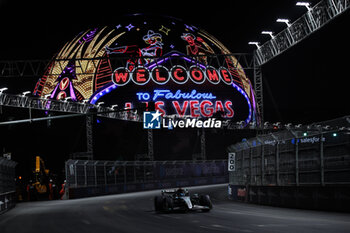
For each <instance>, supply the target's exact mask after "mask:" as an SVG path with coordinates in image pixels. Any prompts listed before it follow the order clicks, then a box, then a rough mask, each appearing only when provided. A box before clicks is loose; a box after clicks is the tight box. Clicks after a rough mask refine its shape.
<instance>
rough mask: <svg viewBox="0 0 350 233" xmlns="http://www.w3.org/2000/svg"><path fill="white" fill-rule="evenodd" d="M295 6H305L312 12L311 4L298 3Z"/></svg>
mask: <svg viewBox="0 0 350 233" xmlns="http://www.w3.org/2000/svg"><path fill="white" fill-rule="evenodd" d="M295 5H296V6H304V7H306V8H307V10H308V11H310V10H311V7H310V3H309V2H297V3H296V4H295Z"/></svg>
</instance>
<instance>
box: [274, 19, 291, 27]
mask: <svg viewBox="0 0 350 233" xmlns="http://www.w3.org/2000/svg"><path fill="white" fill-rule="evenodd" d="M276 22H277V23H285V24H287V26H288V27H290V26H291V24H290V23H289V19H277V20H276Z"/></svg>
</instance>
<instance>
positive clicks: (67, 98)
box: [64, 96, 72, 102]
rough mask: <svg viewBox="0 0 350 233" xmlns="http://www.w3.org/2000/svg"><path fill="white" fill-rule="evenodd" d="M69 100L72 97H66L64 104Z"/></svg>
mask: <svg viewBox="0 0 350 233" xmlns="http://www.w3.org/2000/svg"><path fill="white" fill-rule="evenodd" d="M71 99H72V97H70V96H68V97H66V98H65V99H64V102H67V101H68V100H71Z"/></svg>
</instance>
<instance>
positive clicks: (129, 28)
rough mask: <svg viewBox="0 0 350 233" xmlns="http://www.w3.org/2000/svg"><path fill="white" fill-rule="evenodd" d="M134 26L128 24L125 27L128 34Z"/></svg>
mask: <svg viewBox="0 0 350 233" xmlns="http://www.w3.org/2000/svg"><path fill="white" fill-rule="evenodd" d="M134 27H135V26H134V25H132V24H129V25H128V26H125V28H126V29H128V31H129V32H130V30H131V29H133V28H134Z"/></svg>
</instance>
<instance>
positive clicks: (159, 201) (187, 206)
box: [154, 188, 213, 212]
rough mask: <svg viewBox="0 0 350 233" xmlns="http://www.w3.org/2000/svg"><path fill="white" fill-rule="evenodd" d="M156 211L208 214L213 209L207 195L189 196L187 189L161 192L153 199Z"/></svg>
mask: <svg viewBox="0 0 350 233" xmlns="http://www.w3.org/2000/svg"><path fill="white" fill-rule="evenodd" d="M154 208H155V210H156V211H165V212H169V211H174V210H183V211H189V210H202V211H203V212H208V211H210V210H211V209H212V208H213V204H212V202H211V200H210V197H209V195H199V194H193V195H190V194H189V192H188V190H187V189H182V188H179V189H173V190H162V191H161V196H156V197H155V198H154Z"/></svg>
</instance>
